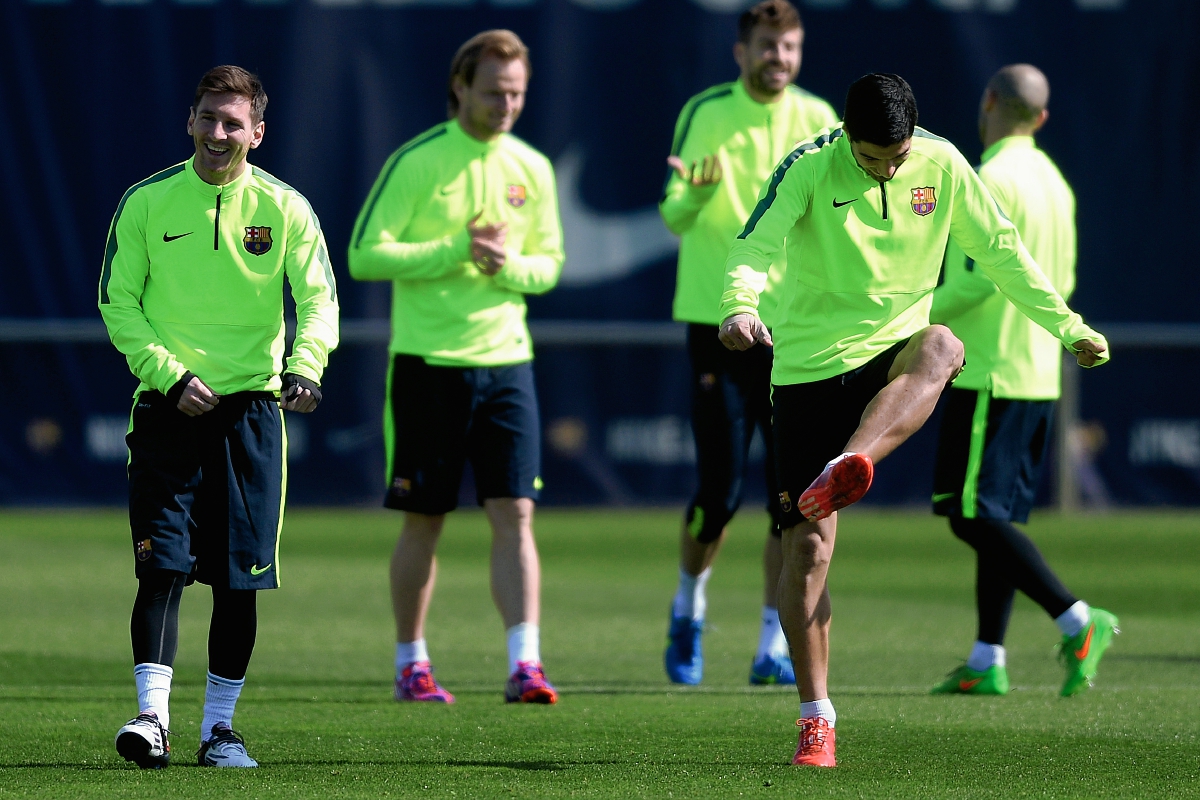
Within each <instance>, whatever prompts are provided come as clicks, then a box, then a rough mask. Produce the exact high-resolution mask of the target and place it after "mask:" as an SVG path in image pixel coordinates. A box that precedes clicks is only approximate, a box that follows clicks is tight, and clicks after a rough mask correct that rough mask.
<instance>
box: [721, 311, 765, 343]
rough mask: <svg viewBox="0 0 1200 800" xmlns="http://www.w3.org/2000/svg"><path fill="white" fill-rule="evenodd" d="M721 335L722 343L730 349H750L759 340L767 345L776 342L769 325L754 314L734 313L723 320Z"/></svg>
mask: <svg viewBox="0 0 1200 800" xmlns="http://www.w3.org/2000/svg"><path fill="white" fill-rule="evenodd" d="M720 337H721V344H723V345H725V346H726V347H727V348H729V349H730V350H749V349H750V348H751V347H754V345H756V344H758V343H759V342H762V343H763V344H765V345H767V346H771V345H773V344H775V342H773V341H771V333H770V331H768V330H767V326H766V325H763V324H762V320H760V319H759V318H758V317H756V316H754V315H753V314H734V315H733V316H732V317H730V318H729V319H727V320H725V321H724V322H722V323H721V333H720Z"/></svg>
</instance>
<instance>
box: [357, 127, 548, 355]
mask: <svg viewBox="0 0 1200 800" xmlns="http://www.w3.org/2000/svg"><path fill="white" fill-rule="evenodd" d="M481 212H482V216H481V217H480V218H479V222H478V223H477V224H480V225H483V224H487V223H497V222H506V223H508V234H507V237H506V239H505V243H504V249H505V262H504V266H503V267H502V268H501V269H500V271H499V272H497V273H496V274H495V275H491V276H488V275H484V274H483V273H482V272H480V271H479V269H478V268H477V267H476V266H475V264H474V263H473V262H472V260H471V252H470V243H471V239H470V236H469V234H468V233H467V222H468V221H469V220H470V219H471V218H473V217H474V216H475V215H476V214H479V213H481ZM562 265H563V248H562V224H561V223H560V222H559V218H558V196H557V194H556V193H555V188H554V168H553V167H552V166H551V164H550V161H549V160H548V159H547V158H546V157H545V156H544V155H542V154H541V153H539V152H538V151H537V150H534V149H533V148H532V147H530V146H529V145H527V144H525V142H523V141H521V140H520V139H518V138H517V137H515V136H511V135H509V134H503V135H501V136H500V137H499V138H497V139H495V140H494V141H491V142H481V141H479V140H478V139H475V138H474V137H472V136H470V135H468V134H467V133H466V132H465V131H463V129H462V127H461V126H459V124H458V121H457V120H450V121H449V122H445V123H442V124H441V125H437V126H435V127H433V128H431V129H429V130H428V131H426V132H425V133H422V134H421V135H420V136H418V137H416V138H415V139H412V140H411V141H409V142H408V143H407V144H405V145H404V146H402V147H401V148H400V149H399V150H397V151H396V152H395V153H393V154H392V156H391V158H389V159H388V160H387V163H385V164H384V165H383V170H382V172H380V174H379V178H378V180H376V181H375V186H374V188H372V189H371V193H370V194H369V195H368V196H367V201H366V203H365V204H364V205H363V208H362V211H361V212H360V213H359V215H358V222H356V223H355V225H354V233H353V235H352V236H351V240H350V274H351V275H353V276H354V277H355V278H357V279H359V280H364V281H384V280H390V281H392V342H391V352H392V353H404V354H407V355H415V356H422V357H424V359H425V361H426V363H429V364H433V365H437V366H453V367H490V366H497V365H501V364H515V363H519V362H522V361H529V360H530V359H532V358H533V347H532V343H531V342H530V338H529V329H528V327H527V326H526V324H525V295H527V294H542V293H544V292H548V291H549V290H550V289H552V288H554V285H555V284H556V283H558V276H559V275H560V274H561V272H562Z"/></svg>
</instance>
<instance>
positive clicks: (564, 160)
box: [554, 146, 679, 287]
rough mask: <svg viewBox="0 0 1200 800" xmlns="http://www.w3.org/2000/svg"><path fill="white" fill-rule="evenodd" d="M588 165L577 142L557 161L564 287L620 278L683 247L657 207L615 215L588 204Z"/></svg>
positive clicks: (562, 281)
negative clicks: (583, 185) (584, 185)
mask: <svg viewBox="0 0 1200 800" xmlns="http://www.w3.org/2000/svg"><path fill="white" fill-rule="evenodd" d="M583 165H584V156H583V151H582V150H581V149H580V148H579V147H576V146H573V147H570V148H568V149H567V151H566V152H564V153H563V154H562V155H561V156H559V158H558V162H557V163H556V164H555V165H554V172H555V174H556V176H557V179H558V211H559V214H560V215H561V217H562V224H563V236H564V238H565V239H566V241H565V245H566V251H567V261H566V264H565V266H564V267H563V274H562V278H561V280H560V281H559V285H560V286H572V287H579V286H590V285H592V284H596V283H603V282H605V281H615V280H618V279H620V278H624V277H625V276H627V275H631V274H633V273H634V272H637V271H638V270H639V269H642V268H643V267H647V266H649V265H650V264H653V263H654V262H656V261H659V260H661V259H662V258H664V257H665V256H668V255H671V254H672V253H675V252H677V251H678V249H679V240H678V239H676V238H675V236H674V235H672V234H671V232H670V231H668V230H667V228H666V226H665V225H664V224H663V221H662V217H660V216H659V215H658V206H656V205H655V206H648V207H644V208H639V209H636V210H634V211H622V212H618V213H611V214H610V213H604V214H601V213H597V212H595V211H592V210H591V209H590V208H588V207H587V204H586V203H584V201H583V195H582V193H581V192H580V190H579V181H580V178H581V177H582V175H583Z"/></svg>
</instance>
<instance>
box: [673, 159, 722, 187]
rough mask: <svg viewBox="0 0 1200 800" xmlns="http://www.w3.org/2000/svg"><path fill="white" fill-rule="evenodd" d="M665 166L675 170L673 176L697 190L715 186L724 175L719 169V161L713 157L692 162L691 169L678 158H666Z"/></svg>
mask: <svg viewBox="0 0 1200 800" xmlns="http://www.w3.org/2000/svg"><path fill="white" fill-rule="evenodd" d="M667 165H668V166H670V167H671V169H673V170H675V174H676V175H678V176H679V177H680V178H681V179H683V180H685V181H687V182H688V183H689V184H691V185H692V186H695V187H697V188H699V187H702V186H716V185H717V184H718V183H720V182H721V177H722V175H723V174H724V173H723V171H722V169H721V159H719V158H717V157H716V156H715V155H711V156H705V157H704V158H703V159H701V160H700V161H698V162H697V161H693V162H692V166H691V169H688V165H687V164H685V163H684V161H683V159H682V158H680V157H679V156H667Z"/></svg>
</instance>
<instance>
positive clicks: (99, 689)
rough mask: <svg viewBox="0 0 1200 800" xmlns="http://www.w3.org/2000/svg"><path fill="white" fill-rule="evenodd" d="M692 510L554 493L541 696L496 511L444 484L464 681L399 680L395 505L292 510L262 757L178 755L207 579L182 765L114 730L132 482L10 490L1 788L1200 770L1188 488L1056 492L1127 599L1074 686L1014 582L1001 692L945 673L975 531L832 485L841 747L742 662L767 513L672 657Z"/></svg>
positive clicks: (124, 706)
mask: <svg viewBox="0 0 1200 800" xmlns="http://www.w3.org/2000/svg"><path fill="white" fill-rule="evenodd" d="M678 517H679V514H678V513H676V512H668V511H599V510H598V511H545V512H542V513H540V514H539V516H538V523H537V530H538V537H539V541H540V548H541V553H542V565H543V580H544V591H543V606H544V611H543V620H542V630H543V633H542V644H543V647H542V650H543V656H544V659H545V663H546V669H547V672H548V675H549V677H550V679H551V680H552V681H553V682H555V683H556V684H557V685H558V687H559V689H560V690H561V692H562V699H561V701H560V702H559V704H558V705H557V706H554V707H528V706H506V705H505V704H504V702H503V697H502V691H503V683H504V680H505V677H506V674H505V673H506V672H507V666H506V659H505V653H504V637H503V631H502V625H501V622H500V620H499V617H498V616H497V614H496V612H495V610H494V609H493V607H492V604H491V600H490V595H489V591H488V585H487V574H488V572H487V540H488V534H487V528H486V521H485V519H484V518H483V517H482V516H481V515H480V514H479V513H478V512H475V511H462V512H458V513H456V514H454V515H453V516H452V517H451V518H450V521H449V523H448V525H447V529H446V531H445V533H444V536H443V541H442V545H441V552H440V556H439V558H440V561H439V575H438V581H439V583H438V587H437V592H436V595H435V597H434V605H433V610H432V611H431V614H430V620H429V633H428V639H429V645H430V650H431V652H432V655H433V658H434V663H435V667H436V669H437V675H438V677H439V679H440V680H441V681H442V682H443V683H444V684H445V686H446V687H447V688H449V689H450V690H451V691H453V692H454V693H455V694H457V696H458V703H457V704H456V705H454V706H450V707H445V706H435V707H431V706H415V705H398V704H397V703H395V702H394V701H393V700H392V699H391V679H392V663H391V662H392V641H393V633H392V626H391V615H390V610H389V605H388V595H387V561H388V555H389V553H390V551H391V547H392V545H393V543H394V537H395V535H396V532H397V525H398V523H399V515H396V514H392V513H386V512H375V511H360V510H354V511H293V512H290V513H289V516H288V520H287V524H286V528H285V532H284V540H283V544H282V554H281V558H280V561H281V577H282V580H283V588H282V589H281V590H279V591H275V592H266V593H264V594H263V595H262V597H261V599H260V603H259V608H260V624H259V636H258V647H257V650H256V652H255V656H254V661H253V662H252V663H251V666H250V674H249V679H248V684H247V688H246V690H245V692H244V693H243V695H242V700H241V703H240V704H239V706H238V713H237V718H236V720H235V724H236V727H237V728H239V729H240V730H241V731H242V732H243V733H244V734H245V736H246V739H247V742H248V743H249V747H250V752H251V754H252V755H254V756H255V757H256V758H257V759H258V760H259V761H260V762H261V764H262V768H260V769H258V770H252V771H248V770H211V769H209V770H205V769H199V768H196V767H193V766H191V763H192V762H193V759H194V756H193V752H194V749H195V747H196V745H197V739H198V734H199V730H198V729H199V721H200V714H201V710H202V709H201V705H202V698H203V677H204V669H205V657H204V653H205V637H206V630H207V614H208V610H209V607H210V599H209V597H208V592H207V589H206V588H205V587H202V586H194V587H192V588H191V589H189V590H188V591H187V592H186V593H185V595H184V601H183V619H182V624H181V633H180V638H181V644H180V649H179V656H178V659H177V661H176V664H175V670H176V683H175V687H176V688H175V691H174V693H173V695H172V706H171V707H172V728H173V729H174V731H175V735H174V737H173V739H172V742H173V758H174V764H175V766H172V767H171V769H169V770H166V771H163V772H142V771H139V770H137V769H136V768H134V767H132V766H131V765H128V764H126V763H125V762H124V761H123V760H121V759H120V757H119V756H117V754H116V752H115V750H114V749H113V745H112V740H113V736H114V734H115V732H116V730H117V728H118V727H119V726H120V725H121V724H122V723H123V722H124V721H125V720H126V719H128V718H129V717H130V716H132V714H133V713H135V712H136V710H137V709H136V698H135V695H134V691H133V685H132V674H131V673H132V669H131V668H132V663H131V656H130V651H129V633H128V618H129V609H130V605H131V603H132V600H133V595H134V592H135V581H134V579H133V576H132V567H133V554H132V549H131V547H130V543H129V536H128V532H127V528H126V525H125V519H124V516H123V514H122V513H121V512H119V511H45V512H42V511H29V512H15V511H9V512H0V798H5V797H55V798H60V797H64V798H65V797H70V798H88V797H105V798H110V797H147V798H150V797H153V798H158V797H212V798H234V797H246V798H275V797H280V798H299V797H322V798H324V797H364V798H365V797H370V798H380V797H410V796H412V797H416V796H420V797H521V798H525V797H576V796H577V797H680V798H683V797H739V796H747V797H772V796H777V797H785V796H786V797H798V796H810V797H920V798H931V797H955V798H959V797H970V798H977V797H1005V798H1007V797H1034V796H1036V797H1182V796H1200V777H1198V776H1200V742H1198V739H1197V735H1198V734H1200V516H1196V515H1185V514H1165V513H1164V514H1148V513H1122V514H1114V515H1111V516H1084V517H1077V518H1072V519H1063V518H1058V517H1055V516H1052V515H1042V516H1039V517H1037V518H1036V519H1035V521H1034V523H1033V524H1032V525H1031V526H1030V527H1029V530H1030V532H1031V534H1032V535H1033V536H1034V538H1035V539H1036V540H1037V542H1038V543H1039V545H1040V546H1041V547H1042V548H1043V550H1044V552H1045V553H1046V555H1047V557H1048V559H1049V560H1050V562H1051V564H1052V565H1054V566H1055V567H1056V568H1057V569H1058V571H1059V574H1060V575H1061V577H1062V578H1063V579H1064V581H1065V582H1066V583H1067V585H1068V586H1070V587H1071V588H1072V590H1073V591H1074V592H1076V593H1077V594H1078V595H1079V596H1081V597H1083V598H1084V599H1087V600H1088V601H1090V602H1091V603H1093V604H1095V605H1099V606H1102V607H1105V608H1108V609H1110V610H1111V611H1113V612H1115V613H1116V614H1118V615H1119V616H1120V617H1121V626H1122V629H1123V633H1122V635H1121V636H1120V637H1118V638H1117V640H1116V643H1115V644H1114V645H1113V647H1112V649H1111V650H1110V651H1109V654H1108V655H1107V656H1106V658H1105V660H1104V661H1103V662H1102V664H1101V667H1100V676H1099V680H1098V683H1097V686H1096V687H1095V688H1094V689H1092V690H1090V691H1089V692H1087V693H1085V694H1084V695H1083V696H1080V697H1076V698H1072V699H1069V700H1063V699H1060V698H1059V697H1057V690H1058V687H1059V684H1060V683H1061V680H1062V673H1061V671H1060V668H1059V666H1058V665H1057V663H1056V662H1055V658H1054V650H1053V646H1054V644H1055V643H1056V641H1057V640H1058V635H1057V631H1056V629H1055V628H1054V626H1053V624H1052V622H1051V621H1050V620H1049V619H1047V618H1046V617H1045V615H1044V614H1043V613H1042V612H1041V610H1040V609H1038V608H1037V607H1035V606H1034V605H1032V604H1031V603H1030V602H1029V601H1028V600H1026V599H1024V598H1023V597H1021V598H1018V602H1017V605H1016V608H1015V610H1014V613H1013V620H1012V626H1011V629H1010V634H1009V640H1008V646H1009V657H1008V664H1009V674H1010V677H1011V679H1012V682H1013V686H1014V690H1013V692H1012V693H1011V694H1010V695H1008V696H1007V697H999V698H992V697H964V696H939V697H933V696H929V695H928V693H927V692H928V689H929V687H931V686H932V685H933V684H934V683H936V682H937V681H938V680H939V679H940V678H941V677H942V676H943V675H944V674H945V673H946V672H947V671H949V670H950V669H952V668H953V667H955V666H956V665H957V663H958V662H959V661H960V660H961V659H962V658H963V657H964V656H965V654H966V653H967V651H968V649H969V647H970V644H971V641H972V639H973V638H974V612H973V605H972V585H973V558H972V555H971V553H970V551H969V550H968V549H967V548H966V547H965V546H964V545H962V544H961V543H959V542H958V541H957V540H955V539H954V538H953V537H952V536H951V535H950V533H949V530H948V529H947V526H946V524H945V521H944V520H939V519H936V518H934V517H931V516H929V515H927V514H921V513H882V512H875V511H869V510H865V509H862V510H860V509H851V510H850V511H849V512H847V513H844V514H843V519H842V525H841V530H840V531H839V540H838V546H837V553H836V555H835V558H834V563H833V568H832V573H831V579H830V585H831V591H832V593H833V601H834V627H833V642H832V647H833V655H832V670H831V672H832V674H831V695H832V698H833V700H834V703H835V704H836V706H837V710H838V728H837V731H838V744H839V747H838V757H839V760H840V762H841V766H839V767H838V768H837V769H836V770H816V769H799V768H794V767H791V766H790V765H789V761H790V757H791V754H792V751H793V749H794V747H795V741H796V729H795V726H794V721H795V718H796V716H797V697H796V694H795V691H794V689H791V688H790V687H753V688H752V687H750V686H749V685H748V683H747V677H748V674H749V668H750V661H751V656H752V655H753V650H754V646H755V642H756V641H757V635H758V616H759V607H760V604H761V583H762V578H761V567H760V553H761V545H762V536H763V533H764V532H765V530H766V520H765V517H763V516H762V515H761V513H759V512H746V513H743V514H742V515H740V516H739V517H738V518H737V519H736V520H735V522H734V524H733V526H732V529H731V533H730V537H729V540H728V543H727V545H726V547H725V549H724V551H723V552H722V553H721V556H720V559H719V561H718V563H717V567H716V569H715V570H714V576H713V578H712V581H711V583H710V584H709V603H710V605H709V626H710V628H709V632H708V633H707V634H706V638H705V648H706V655H707V662H706V668H705V680H704V684H703V685H702V686H700V687H697V688H680V687H673V686H671V685H669V684H668V683H667V681H666V678H665V677H664V674H663V670H662V647H663V642H664V635H665V631H666V625H667V611H668V606H669V603H670V597H671V593H672V591H673V588H674V583H675V579H676V574H677V573H676V566H675V548H676V537H677V535H678V525H679V519H678Z"/></svg>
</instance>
